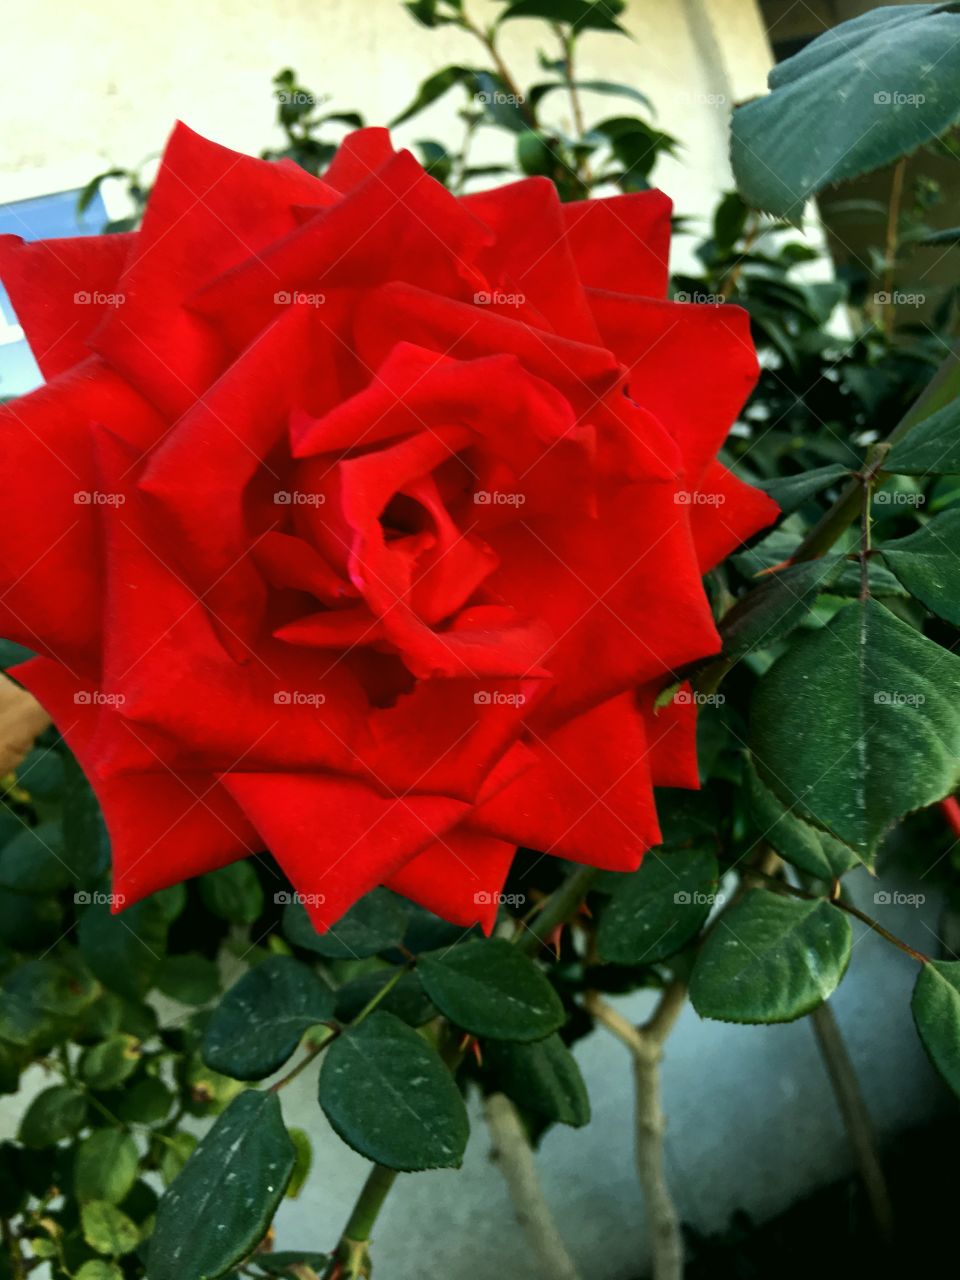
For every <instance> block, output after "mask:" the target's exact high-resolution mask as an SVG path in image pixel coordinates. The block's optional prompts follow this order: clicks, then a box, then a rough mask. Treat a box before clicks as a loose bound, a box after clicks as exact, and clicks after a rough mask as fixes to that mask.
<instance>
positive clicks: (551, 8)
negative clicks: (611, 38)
mask: <svg viewBox="0 0 960 1280" xmlns="http://www.w3.org/2000/svg"><path fill="white" fill-rule="evenodd" d="M625 7H626V3H625V0H513V3H512V4H508V5H507V7H506V8H505V9H503V10H501V12H500V16H499V17H498V18H497V22H498V23H501V22H509V21H510V19H512V18H542V19H544V20H545V21H547V22H566V23H569V24H570V25H571V26H573V27H575V28H576V29H577V30H578V31H591V30H592V31H620V32H623V34H624V35H626V34H627V33H626V31H625V29H624V28H623V27H622V26H621V25H620V23H619V22H617V18H618V17H619V15H620V14H621V13H623V11H624V9H625Z"/></svg>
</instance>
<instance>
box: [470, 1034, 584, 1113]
mask: <svg viewBox="0 0 960 1280" xmlns="http://www.w3.org/2000/svg"><path fill="white" fill-rule="evenodd" d="M484 1060H485V1064H486V1066H488V1067H489V1069H490V1070H491V1071H492V1072H493V1075H494V1076H495V1077H496V1080H497V1084H498V1085H499V1087H500V1089H502V1091H503V1092H504V1093H505V1094H506V1095H507V1097H508V1098H512V1099H513V1101H514V1102H516V1103H517V1104H518V1105H519V1106H522V1107H525V1108H527V1109H528V1110H530V1111H535V1112H536V1113H537V1114H538V1115H540V1116H543V1118H544V1119H545V1120H550V1121H554V1122H556V1123H557V1124H569V1125H573V1126H574V1127H575V1128H579V1127H580V1126H581V1125H585V1124H587V1123H588V1121H589V1120H590V1099H589V1098H588V1096H587V1086H586V1085H585V1084H584V1083H583V1076H582V1075H581V1074H580V1068H579V1067H578V1066H577V1062H576V1059H575V1058H574V1056H573V1054H572V1053H571V1052H570V1050H569V1049H568V1048H567V1046H566V1045H565V1044H564V1043H563V1041H562V1040H561V1039H560V1037H559V1036H558V1035H552V1036H547V1038H546V1039H545V1040H538V1041H537V1042H536V1044H510V1043H509V1042H507V1041H496V1040H491V1041H490V1042H489V1044H487V1045H486V1046H485V1047H484Z"/></svg>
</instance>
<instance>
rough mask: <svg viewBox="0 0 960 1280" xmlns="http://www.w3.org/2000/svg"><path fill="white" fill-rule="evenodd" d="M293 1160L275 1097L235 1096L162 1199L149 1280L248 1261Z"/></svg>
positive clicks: (217, 1270) (213, 1272)
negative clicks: (246, 1256)
mask: <svg viewBox="0 0 960 1280" xmlns="http://www.w3.org/2000/svg"><path fill="white" fill-rule="evenodd" d="M295 1155H296V1153H295V1151H294V1147H293V1143H292V1142H291V1141H290V1139H289V1137H288V1136H287V1131H286V1129H285V1128H284V1127H283V1120H282V1118H281V1115H280V1100H279V1099H278V1098H277V1095H276V1094H275V1093H261V1092H257V1091H255V1090H253V1089H246V1090H245V1091H244V1092H243V1093H241V1094H240V1095H239V1097H237V1098H235V1099H234V1100H233V1102H231V1104H230V1106H229V1107H228V1108H227V1109H226V1111H224V1113H223V1114H222V1115H221V1116H220V1117H219V1118H218V1120H217V1122H216V1124H214V1126H213V1128H212V1129H211V1130H210V1132H209V1133H207V1134H206V1135H205V1136H204V1138H203V1139H202V1141H201V1142H200V1145H199V1146H198V1147H197V1149H196V1151H194V1153H193V1155H192V1156H191V1157H190V1159H189V1160H188V1161H187V1163H186V1164H185V1165H184V1166H183V1170H182V1171H181V1173H180V1175H179V1176H178V1177H177V1178H176V1180H175V1181H174V1182H173V1184H172V1185H171V1187H170V1188H169V1190H168V1191H167V1192H166V1194H165V1195H164V1197H163V1199H162V1200H161V1201H160V1208H159V1209H158V1211H157V1223H156V1227H155V1228H154V1233H153V1236H152V1238H151V1240H150V1252H149V1255H148V1260H147V1276H148V1277H149V1280H206V1278H207V1277H211V1276H219V1275H221V1274H222V1273H223V1272H224V1271H226V1270H227V1268H228V1267H231V1266H233V1264H234V1263H235V1262H239V1260H240V1259H241V1258H243V1257H245V1255H246V1254H247V1253H249V1251H250V1250H251V1249H252V1248H253V1247H254V1245H256V1244H257V1243H258V1242H259V1241H260V1240H261V1239H262V1237H263V1235H264V1233H265V1232H266V1230H267V1227H268V1226H269V1225H270V1222H271V1219H272V1218H273V1215H274V1214H275V1213H276V1211H277V1205H278V1204H279V1203H280V1201H281V1199H282V1198H283V1193H284V1190H285V1189H286V1186H287V1183H288V1182H289V1180H290V1175H291V1174H292V1173H293V1167H294V1161H295Z"/></svg>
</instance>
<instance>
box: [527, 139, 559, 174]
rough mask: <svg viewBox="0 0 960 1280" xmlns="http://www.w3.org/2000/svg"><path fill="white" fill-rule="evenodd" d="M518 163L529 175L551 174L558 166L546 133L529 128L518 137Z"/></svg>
mask: <svg viewBox="0 0 960 1280" xmlns="http://www.w3.org/2000/svg"><path fill="white" fill-rule="evenodd" d="M517 164H518V165H519V166H520V168H521V169H522V170H523V172H524V173H525V174H527V175H528V177H544V176H549V175H550V174H551V173H552V172H553V171H554V169H555V168H556V166H557V159H556V157H555V156H554V154H553V149H552V148H551V146H550V141H549V139H548V138H547V137H546V135H545V134H542V133H537V132H536V131H534V130H533V129H527V130H525V132H523V133H521V134H520V136H519V137H518V138H517Z"/></svg>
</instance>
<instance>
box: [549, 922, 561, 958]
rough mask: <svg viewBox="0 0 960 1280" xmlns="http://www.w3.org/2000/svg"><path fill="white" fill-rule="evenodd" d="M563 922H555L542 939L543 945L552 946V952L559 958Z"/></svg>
mask: <svg viewBox="0 0 960 1280" xmlns="http://www.w3.org/2000/svg"><path fill="white" fill-rule="evenodd" d="M565 928H566V925H564V924H555V925H554V926H553V928H552V929H551V930H550V932H549V933H548V934H547V936H546V938H545V939H544V946H547V947H552V949H553V954H554V955H555V956H556V957H557V959H558V960H559V959H560V942H561V940H562V938H563V931H564V929H565Z"/></svg>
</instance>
